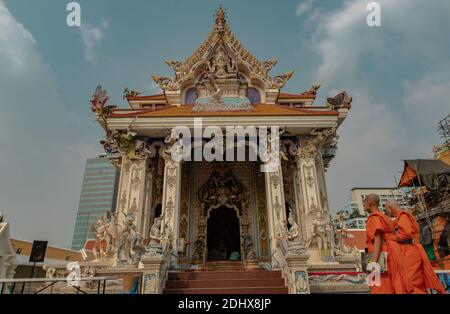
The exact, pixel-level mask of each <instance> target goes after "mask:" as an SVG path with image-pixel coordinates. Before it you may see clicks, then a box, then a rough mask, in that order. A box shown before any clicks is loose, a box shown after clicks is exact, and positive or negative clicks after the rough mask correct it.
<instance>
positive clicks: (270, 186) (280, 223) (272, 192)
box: [265, 162, 286, 264]
mask: <svg viewBox="0 0 450 314" xmlns="http://www.w3.org/2000/svg"><path fill="white" fill-rule="evenodd" d="M270 170H272V171H270V172H265V183H266V197H267V217H268V227H269V241H270V250H271V255H272V263H274V262H275V261H274V258H273V256H274V253H275V252H276V250H277V241H278V239H280V238H282V237H283V236H284V235H285V222H286V211H285V201H284V187H283V173H282V168H281V162H278V165H275V166H274V167H272V169H270ZM277 262H278V261H276V262H275V264H276V263H277Z"/></svg>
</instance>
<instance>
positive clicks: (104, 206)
mask: <svg viewBox="0 0 450 314" xmlns="http://www.w3.org/2000/svg"><path fill="white" fill-rule="evenodd" d="M118 183H119V171H118V169H117V168H116V167H115V166H114V165H112V164H111V162H109V160H108V159H107V158H103V157H98V158H93V159H88V160H87V161H86V168H85V171H84V179H83V186H82V188H81V196H80V204H79V206H78V214H77V219H76V222H75V230H74V233H73V239H72V249H73V250H80V249H82V248H83V246H84V243H85V242H86V240H87V239H91V238H93V237H94V235H93V233H92V231H91V229H92V224H93V223H95V222H96V221H97V219H98V218H99V217H100V216H103V215H104V214H105V212H106V211H108V210H111V211H114V210H115V208H116V195H117V188H118Z"/></svg>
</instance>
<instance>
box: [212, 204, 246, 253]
mask: <svg viewBox="0 0 450 314" xmlns="http://www.w3.org/2000/svg"><path fill="white" fill-rule="evenodd" d="M207 249H208V260H210V261H220V260H221V261H224V260H234V261H237V260H240V259H241V243H240V229H239V218H238V217H237V215H236V211H235V210H234V209H232V208H228V207H226V206H221V207H219V208H217V209H213V210H212V211H211V214H210V216H209V219H208V226H207Z"/></svg>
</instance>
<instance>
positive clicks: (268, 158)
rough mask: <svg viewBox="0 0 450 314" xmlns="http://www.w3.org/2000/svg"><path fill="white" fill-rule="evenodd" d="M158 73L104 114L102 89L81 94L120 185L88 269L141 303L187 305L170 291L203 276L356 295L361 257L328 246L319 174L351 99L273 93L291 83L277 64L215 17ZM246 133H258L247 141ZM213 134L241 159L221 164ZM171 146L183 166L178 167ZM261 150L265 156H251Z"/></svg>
mask: <svg viewBox="0 0 450 314" xmlns="http://www.w3.org/2000/svg"><path fill="white" fill-rule="evenodd" d="M166 63H167V64H168V66H169V67H171V68H172V69H173V71H174V73H173V76H171V77H164V76H159V75H153V76H152V79H153V80H154V81H155V82H156V83H157V84H159V86H160V87H161V89H162V90H163V92H162V93H161V94H157V95H141V94H140V93H139V92H136V91H133V90H131V89H128V88H126V89H125V90H124V95H123V97H124V100H126V101H127V102H128V104H129V108H126V109H122V108H117V107H116V106H111V105H108V103H107V101H108V96H107V94H106V91H104V90H103V89H102V88H101V87H100V86H99V87H98V88H97V90H96V92H95V94H94V95H93V96H92V99H91V104H92V110H93V111H94V112H95V113H96V116H97V120H98V122H99V123H100V125H101V126H102V127H103V129H104V130H105V132H106V137H105V138H104V139H103V140H102V141H101V143H102V145H103V146H104V148H105V153H106V155H107V157H108V158H109V159H110V161H111V162H112V163H113V164H115V165H116V166H117V167H119V168H120V183H119V189H118V195H117V199H118V201H117V209H116V211H115V212H112V213H106V214H105V217H104V218H102V219H101V220H99V221H98V222H97V223H96V224H95V226H94V228H95V230H96V234H97V239H96V246H95V248H94V250H95V254H96V259H95V260H94V261H91V262H90V265H91V266H92V265H93V266H94V267H95V268H96V271H97V273H99V274H126V273H133V274H138V275H139V276H141V278H142V292H143V293H162V292H164V291H165V292H170V290H171V289H172V290H173V291H172V292H174V293H177V292H180V293H186V291H184V292H183V288H182V287H178V286H176V284H174V283H173V282H172V281H176V280H177V278H178V279H179V280H180V281H183V280H184V281H186V280H187V279H186V278H187V277H183V275H185V274H192V275H193V276H194V274H197V275H199V276H200V275H201V274H203V275H204V276H207V273H208V271H211V270H212V272H209V273H210V274H212V273H215V274H218V273H221V272H224V271H225V272H226V271H228V272H229V273H230V276H231V274H234V273H236V272H241V273H242V274H243V275H242V276H243V278H247V277H245V276H246V275H245V274H250V273H251V274H255V276H256V275H257V274H264V273H265V272H267V274H269V273H271V274H274V276H275V277H276V276H279V277H280V278H279V279H280V280H282V281H281V282H282V283H281V284H280V286H281V288H280V289H281V290H278V291H279V292H280V291H281V292H289V293H310V292H311V293H315V292H332V291H348V292H351V291H360V290H361V289H363V290H364V288H361V287H363V286H364V278H363V277H362V276H361V274H360V273H359V271H360V269H359V267H360V256H359V252H356V251H354V250H353V251H352V250H349V249H348V248H342V247H340V246H339V245H338V244H337V243H339V241H336V240H335V237H334V230H333V225H332V223H331V219H330V212H329V210H330V209H329V205H328V200H327V187H326V184H325V174H324V173H325V171H326V169H327V167H329V165H330V162H331V160H332V159H333V157H334V154H335V151H336V148H337V139H338V137H337V135H336V130H337V129H338V127H339V126H340V125H341V123H343V121H344V120H345V118H346V117H347V114H348V112H349V110H350V107H351V101H352V99H351V97H350V96H349V95H348V94H347V93H346V92H341V93H339V94H338V95H336V96H335V97H334V98H329V99H328V101H327V103H326V104H324V105H320V104H317V103H315V98H316V93H317V91H318V89H319V87H320V85H312V87H311V88H310V89H308V90H306V91H304V92H300V93H286V92H283V91H282V88H283V86H284V85H285V84H286V82H287V81H288V80H289V79H290V78H291V77H292V75H293V72H287V73H284V74H278V75H272V68H273V67H274V66H275V65H276V63H277V60H275V59H274V60H268V61H262V60H259V59H258V58H257V57H255V56H254V55H253V54H252V53H250V52H249V51H248V50H247V49H246V48H244V46H243V44H242V43H241V42H240V41H239V40H238V39H237V38H236V36H235V34H234V33H233V32H232V30H231V28H230V26H229V24H228V21H227V16H226V13H225V11H224V10H223V9H222V8H218V9H217V11H216V14H215V21H214V23H213V26H212V30H211V32H210V33H209V35H208V36H207V38H206V39H205V40H204V41H203V42H202V43H201V44H200V46H199V47H198V49H197V50H196V51H194V53H193V54H192V55H190V56H188V57H187V58H186V59H185V60H184V61H174V60H170V61H166ZM273 127H276V128H275V129H274V128H273ZM176 129H178V130H180V129H181V130H183V134H184V135H183V137H181V136H178V137H177V136H174V132H173V130H176ZM230 130H231V131H230ZM252 130H257V131H258V134H264V133H261V130H263V131H264V130H268V131H267V132H266V133H268V135H267V136H266V137H264V136H263V137H261V136H259V137H258V140H257V141H252V139H254V136H255V134H253V133H252ZM277 130H278V131H277ZM222 131H223V135H224V137H225V135H227V141H229V135H230V133H231V142H230V143H231V144H232V145H231V146H233V144H234V143H241V144H242V141H241V142H239V141H238V139H239V136H240V138H241V140H242V139H243V140H244V145H241V146H239V144H238V145H237V147H235V148H236V151H235V152H233V148H231V154H230V155H231V156H234V155H233V154H234V153H236V154H237V150H239V149H243V151H244V155H245V157H246V158H243V159H242V158H236V157H235V158H234V159H230V158H226V157H228V156H230V155H228V154H229V150H230V148H229V147H228V146H227V152H225V150H221V149H220V146H215V145H217V144H218V143H219V144H222V143H224V140H222V137H221V135H220V136H219V134H218V133H222ZM242 131H244V135H242V134H241V133H239V132H242ZM186 132H188V133H189V132H190V133H189V134H191V135H189V136H186ZM233 132H234V133H233ZM245 132H247V133H245ZM239 134H240V135H239ZM213 135H214V136H213ZM180 142H182V143H190V146H186V145H185V146H184V147H181V146H180ZM255 143H256V145H255ZM227 144H228V142H227ZM180 147H181V154H182V155H183V156H184V155H185V154H186V153H191V152H192V154H191V155H190V158H175V157H176V156H179V155H180ZM260 148H264V149H265V151H266V154H257V156H256V157H254V156H253V157H254V158H250V157H249V156H250V155H251V152H252V151H258V150H259V149H260ZM205 150H209V151H210V152H212V154H213V156H214V157H215V158H214V159H213V160H211V158H209V157H207V156H206V155H204V154H202V152H204V151H205ZM176 151H178V153H179V154H178V155H177V154H175V152H176ZM267 151H268V152H269V153H267ZM197 152H200V154H198V153H197ZM274 152H275V155H274ZM263 157H264V158H263ZM274 160H275V161H276V162H275V163H273V161H274ZM267 164H270V165H272V166H271V167H269V168H270V169H269V170H267V169H266V170H265V171H264V170H263V168H264V167H263V166H264V165H267ZM273 165H275V166H273ZM177 276H178V277H177ZM189 278H194V277H189ZM205 278H206V277H205ZM255 278H256V277H255ZM185 288H186V287H185ZM209 288H211V287H209ZM274 289H275V288H274ZM200 290H201V289H200ZM200 290H198V292H199V293H200V292H201V291H200ZM275 290H276V289H275ZM202 291H203V290H202ZM220 291H222V292H223V291H224V290H220ZM253 291H257V290H253ZM261 291H263V292H264V291H265V292H268V291H266V290H261ZM190 292H191V293H195V292H196V290H195V287H194V288H192V291H190Z"/></svg>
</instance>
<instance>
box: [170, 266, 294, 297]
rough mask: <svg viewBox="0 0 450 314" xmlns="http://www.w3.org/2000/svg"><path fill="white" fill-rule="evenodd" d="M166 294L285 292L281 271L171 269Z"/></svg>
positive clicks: (286, 290) (286, 291)
mask: <svg viewBox="0 0 450 314" xmlns="http://www.w3.org/2000/svg"><path fill="white" fill-rule="evenodd" d="M164 293H165V294H286V293H288V289H287V287H286V286H285V284H284V279H283V278H282V276H281V272H280V271H266V270H232V271H196V272H170V273H169V277H168V280H167V282H166V288H165V289H164Z"/></svg>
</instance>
